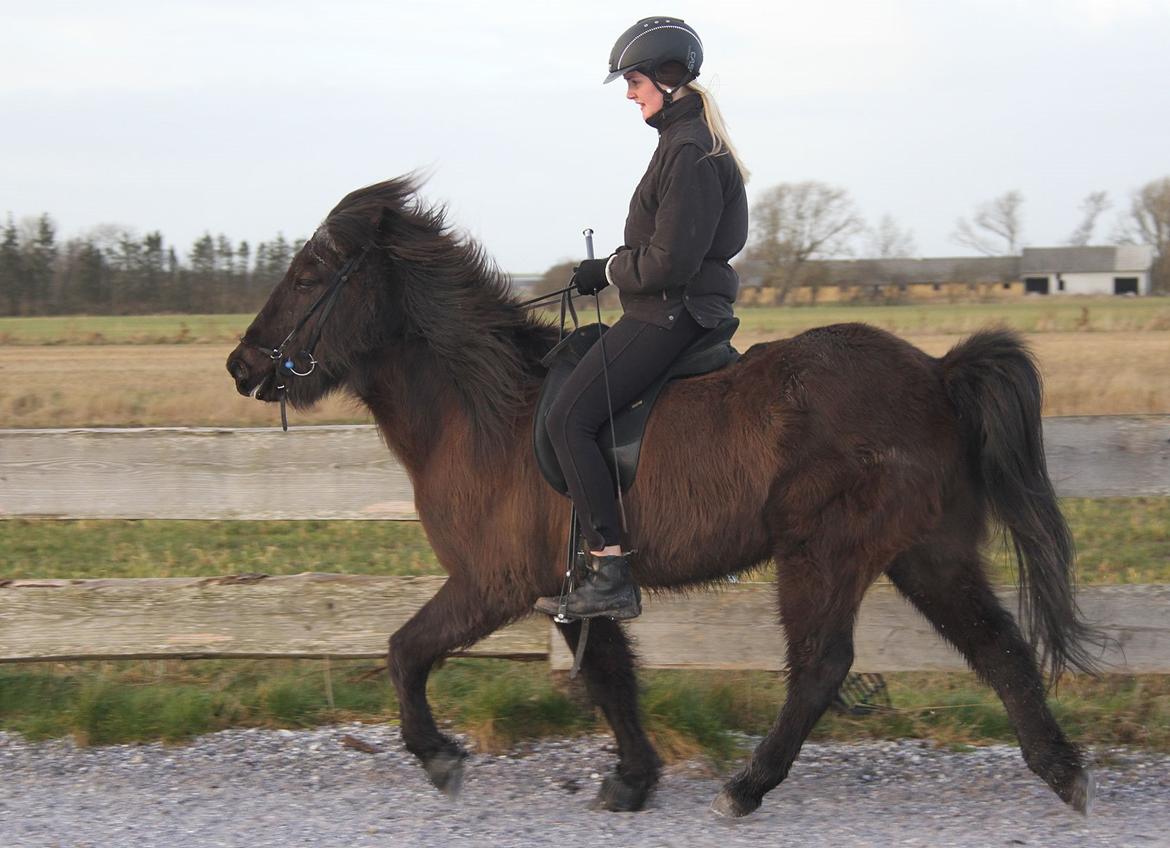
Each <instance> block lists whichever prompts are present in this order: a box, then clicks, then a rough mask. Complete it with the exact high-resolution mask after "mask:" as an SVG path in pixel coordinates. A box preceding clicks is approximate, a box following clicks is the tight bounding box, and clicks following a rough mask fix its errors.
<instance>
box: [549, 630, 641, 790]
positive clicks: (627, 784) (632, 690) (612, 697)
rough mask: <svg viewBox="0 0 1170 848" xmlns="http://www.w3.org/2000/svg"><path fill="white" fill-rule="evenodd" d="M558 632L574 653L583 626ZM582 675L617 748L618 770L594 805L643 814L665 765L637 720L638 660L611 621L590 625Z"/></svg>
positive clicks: (607, 782) (603, 787)
mask: <svg viewBox="0 0 1170 848" xmlns="http://www.w3.org/2000/svg"><path fill="white" fill-rule="evenodd" d="M559 629H560V631H561V634H562V635H563V636H564V637H565V641H566V642H567V643H568V645H569V650H570V651H576V650H577V640H578V639H579V637H580V634H581V622H579V621H574V622H573V623H571V624H562V625H559ZM581 670H582V672H584V674H585V686H586V688H587V689H588V690H589V695H590V697H591V698H592V699H593V702H594V703H595V704H597V705H598V706H599V707H601V710H602V712H603V713H605V718H606V720H607V721H608V722H609V726H610V727H612V728H613V734H614V738H615V739H616V741H617V746H618V766H617V770H616V771H615V772H614V773H613V774H610V775H607V776H606V778H605V780H604V782H603V783H602V784H601V791H600V792H599V793H598V795H597V798H596V800H595V801H594V805H595V806H596V807H599V808H601V809H605V810H613V811H617V812H632V811H635V810H640V809H642V807H644V806H645V805H646V799H647V798H648V797H649V795H650V793H651V792H652V791H653V790H654V787H655V786H657V785H658V774H659V770H660V768H661V766H662V761H661V760H660V759H659V758H658V754H657V753H655V751H654V747H653V746H652V745H651V744H650V740H649V739H648V738H647V737H646V732H645V731H644V730H643V729H642V724H641V722H640V721H639V719H638V680H637V677H636V676H635V674H634V654H633V651H631V650H630V641H629V638H628V637H627V636H626V633H625V631H624V630H622V627H621V625H620V624H618V623H617V622H616V621H614V620H613V619H611V618H595V619H593V620H592V621H591V623H590V625H589V636H588V637H587V639H586V642H585V656H584V658H583V661H582V663H581Z"/></svg>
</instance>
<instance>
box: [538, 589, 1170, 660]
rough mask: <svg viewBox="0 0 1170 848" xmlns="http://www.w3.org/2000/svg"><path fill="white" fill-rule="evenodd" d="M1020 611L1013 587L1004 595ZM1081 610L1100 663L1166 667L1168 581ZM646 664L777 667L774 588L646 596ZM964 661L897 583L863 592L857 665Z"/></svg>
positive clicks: (632, 628)
mask: <svg viewBox="0 0 1170 848" xmlns="http://www.w3.org/2000/svg"><path fill="white" fill-rule="evenodd" d="M999 595H1000V599H1001V600H1002V601H1003V603H1004V604H1005V605H1007V606H1008V608H1009V609H1011V610H1013V611H1014V610H1015V608H1016V607H1015V605H1016V594H1015V591H1014V590H1012V589H1003V590H1001V591H1000V592H999ZM1079 602H1080V606H1081V609H1082V611H1083V612H1084V614H1085V617H1086V618H1087V619H1088V620H1089V621H1091V622H1093V623H1094V624H1096V625H1097V626H1098V627H1101V628H1102V629H1103V630H1104V631H1105V632H1106V633H1107V634H1108V635H1109V636H1111V637H1112V638H1113V639H1115V640H1117V644H1116V646H1115V647H1114V649H1112V650H1110V651H1109V652H1108V653H1106V654H1105V655H1104V656H1103V657H1102V660H1103V661H1104V663H1105V664H1106V667H1105V669H1104V670H1106V671H1113V672H1125V673H1133V674H1138V673H1155V674H1164V673H1170V586H1162V585H1152V586H1086V587H1083V588H1082V589H1081V591H1080V594H1079ZM629 633H630V635H631V636H633V638H634V639H635V640H636V645H635V647H636V650H637V652H638V655H639V656H640V658H641V661H642V664H643V665H645V666H647V667H649V668H710V669H735V670H763V671H779V670H780V669H782V668H783V667H784V655H785V641H784V633H783V631H782V629H781V628H780V625H779V624H778V622H777V615H776V601H775V587H774V586H773V585H771V584H760V583H739V584H728V585H727V586H726V587H724V588H721V589H719V590H717V591H715V592H706V593H701V594H695V595H691V596H688V597H679V596H669V595H666V596H659V597H655V598H649V599H647V602H646V604H645V606H644V611H643V613H642V616H641V617H640V618H638V619H635V620H634V621H632V622H630V625H629ZM549 660H550V663H551V665H552V668H553V669H554V670H564V669H568V668H569V667H571V665H572V657H571V656H570V655H569V653H568V651H567V649H566V648H565V647H564V642H563V640H561V639H553V640H552V641H551V642H550V656H549ZM966 668H967V666H966V663H965V662H964V661H963V658H962V657H961V656H960V655H959V653H958V652H957V651H955V650H954V649H953V648H951V647H950V645H949V644H947V643H945V642H943V640H942V639H941V638H939V637H938V636H937V635H936V634H935V632H934V630H933V629H932V628H931V626H930V624H929V623H928V622H927V621H926V619H925V618H923V617H922V616H921V615H919V614H918V612H917V611H916V610H914V608H913V607H911V606H910V605H909V604H908V603H907V602H906V601H904V600H903V599H902V598H901V597H900V596H899V595H898V594H897V592H896V591H895V590H894V588H893V587H892V586H886V585H882V586H875V587H873V588H872V589H871V590H870V592H869V593H868V594H867V595H866V597H865V601H864V603H863V604H862V606H861V613H860V615H859V616H858V622H857V629H856V631H855V658H854V663H853V670H854V671H873V672H893V671H963V670H966Z"/></svg>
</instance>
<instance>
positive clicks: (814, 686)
mask: <svg viewBox="0 0 1170 848" xmlns="http://www.w3.org/2000/svg"><path fill="white" fill-rule="evenodd" d="M420 188H421V185H420V181H419V180H418V179H417V178H416V177H414V176H413V175H406V176H403V177H398V178H396V179H392V180H388V181H386V182H381V183H378V184H375V185H371V186H368V187H365V188H361V189H358V190H356V191H353V192H351V193H350V194H348V195H346V196H345V197H344V198H343V199H342V200H341V201H340V202H339V203H338V204H337V206H336V207H335V208H334V209H333V210H332V211H331V212H330V213H329V214H328V216H327V217H326V218H325V220H324V222H323V223H322V224H321V225H320V227H319V228H318V229H317V230H316V232H315V233H314V235H313V237H312V238H311V239H310V240H309V241H308V242H307V243H306V244H305V245H304V246H303V247H302V248H301V249H300V250H299V251H298V252H297V254H296V255H295V256H294V257H293V259H292V261H291V263H290V265H289V268H288V271H287V273H286V274H285V276H284V278H283V279H282V280H281V281H280V282H279V283H278V284H277V285H276V287H275V288H274V290H273V291H272V294H271V296H270V297H269V299H268V301H267V303H266V304H265V305H264V306H263V308H262V309H261V310H260V312H259V313H258V314H257V316H256V318H255V319H254V320H253V321H252V323H251V325H250V326H249V327H248V328H247V331H246V332H245V333H244V335H243V337H242V338H241V340H240V344H239V346H238V347H236V348H235V350H233V351H232V353H231V354H230V356H229V357H228V361H227V369H228V371H229V373H230V375H231V377H232V379H233V380H234V382H235V386H236V389H237V390H238V391H239V392H240V393H241V394H243V395H250V396H253V397H255V398H257V399H258V400H260V401H264V402H276V401H280V402H281V404H282V411H283V403H284V401H285V399H286V398H287V400H288V402H289V403H291V404H292V406H293V407H294V408H297V409H303V408H308V407H311V406H312V405H313V404H314V403H316V402H317V401H318V400H320V399H321V398H322V397H324V396H325V395H328V394H330V393H333V392H344V393H347V394H349V395H351V396H352V397H354V398H356V399H358V400H359V401H360V402H361V403H362V404H364V405H365V407H367V408H368V409H369V411H370V412H371V414H372V416H373V418H374V420H375V422H376V423H377V427H378V430H379V431H380V433H381V435H382V437H383V438H384V440H385V442H386V444H387V446H388V447H389V449H390V450H391V451H392V452H393V453H394V455H395V456H396V457H397V458H398V460H399V461H400V462H401V464H402V466H403V467H404V468H405V469H406V471H407V473H408V475H409V477H410V480H411V483H412V484H413V487H414V496H415V505H416V509H417V512H418V516H419V520H420V521H421V523H422V526H423V528H424V530H425V532H426V535H427V538H428V539H429V541H430V544H431V546H432V547H433V549H434V552H435V556H436V557H437V559H438V561H439V562H440V563H441V564H442V566H443V568H444V569H445V570H446V572H447V574H448V575H449V577H448V579H447V581H446V583H445V584H444V585H443V587H442V588H441V589H440V590H439V591H438V592H437V593H436V594H435V596H434V597H433V598H431V599H430V600H429V601H428V602H427V603H426V604H425V605H424V606H423V607H422V608H421V609H419V610H418V612H417V613H416V614H415V615H414V616H413V617H412V618H410V619H409V621H407V623H406V624H404V625H403V626H402V627H401V628H400V629H399V630H398V631H397V632H395V633H394V634H393V635H392V636H391V637H390V640H389V652H388V669H389V675H390V677H391V679H392V681H393V685H394V688H395V691H396V693H397V697H398V703H399V707H400V723H401V733H402V740H403V743H404V745H405V747H406V749H407V750H408V751H410V752H411V753H412V754H413V755H414V756H415V757H417V758H418V760H419V762H420V764H421V765H422V767H423V768H424V769H425V771H426V774H427V776H428V777H429V779H430V781H431V782H432V783H433V784H434V786H435V787H437V788H438V789H439V790H441V791H444V792H447V793H448V794H454V793H456V792H458V790H459V787H460V785H461V781H462V775H463V761H464V759H465V758H466V757H467V752H466V751H465V750H464V749H463V747H462V746H461V745H460V744H459V743H458V742H457V741H456V740H454V739H453V738H451V737H450V736H448V735H445V734H443V733H441V732H440V731H439V729H438V728H437V726H436V724H435V721H434V718H433V716H432V713H431V710H430V707H429V705H428V703H427V699H426V682H427V677H428V675H429V673H430V671H431V669H432V667H433V666H434V664H435V663H436V662H438V661H440V660H441V659H442V658H444V657H445V656H446V655H448V654H449V653H451V652H454V651H457V650H460V649H464V648H466V647H468V646H470V645H471V644H473V643H474V642H476V641H477V640H479V639H482V638H483V637H484V636H486V635H488V634H490V633H492V632H493V631H495V630H497V629H498V628H500V627H503V626H504V625H507V624H509V623H511V622H513V621H516V620H518V619H521V618H523V617H524V616H527V615H530V614H532V605H533V602H534V601H535V600H536V599H537V598H538V597H541V596H548V595H555V594H557V593H558V592H559V590H560V588H561V586H560V584H561V578H562V567H563V566H562V565H561V562H560V561H561V558H562V553H563V551H564V547H565V540H566V538H567V534H568V527H569V508H568V502H567V501H566V500H563V499H562V498H560V497H559V496H557V495H555V494H553V493H552V492H551V490H550V489H549V488H547V486H546V483H545V482H544V480H543V479H542V477H541V475H540V473H539V471H538V468H537V464H536V462H535V459H534V457H533V451H532V439H531V430H532V427H533V415H534V407H535V402H536V398H537V394H538V391H539V388H540V385H541V380H542V377H543V376H544V374H545V368H544V366H542V364H541V360H542V358H543V357H544V355H545V354H546V353H547V352H548V351H549V350H550V348H552V347H553V345H554V344H555V343H556V341H557V328H556V327H555V326H554V325H553V324H552V323H550V321H549V320H548V319H547V318H545V317H541V316H537V315H534V314H533V313H532V312H531V311H528V310H525V309H523V308H522V307H521V304H520V303H519V302H518V300H517V298H516V296H515V295H514V294H513V293H512V292H511V291H510V289H509V285H508V282H507V279H506V277H505V276H504V275H503V274H502V273H501V272H500V271H499V270H498V268H497V267H496V266H495V265H494V264H493V263H492V262H491V261H490V260H489V259H488V257H487V256H486V254H485V252H484V251H483V249H482V248H481V247H480V246H479V245H478V244H477V243H475V242H474V241H473V240H471V239H470V238H467V237H465V236H462V235H460V234H458V233H457V232H456V231H455V230H453V229H452V228H451V226H450V225H449V224H448V223H447V221H446V218H445V210H444V209H443V207H442V206H438V205H432V204H429V203H427V202H425V201H424V200H422V199H421V198H420V196H419V191H420ZM310 331H311V332H310ZM282 339H283V341H281V340H282ZM1041 398H1042V386H1041V382H1040V376H1039V373H1038V369H1037V366H1036V364H1035V362H1034V360H1033V358H1032V355H1031V353H1030V352H1029V351H1028V349H1027V348H1026V347H1025V345H1024V344H1023V343H1022V341H1021V340H1020V338H1019V337H1017V336H1016V335H1015V334H1014V333H1013V332H1011V331H1009V330H1007V329H1003V328H990V329H986V330H982V331H979V332H976V333H975V334H973V335H972V336H970V337H969V338H967V339H965V340H963V341H961V342H960V343H959V344H958V345H957V346H955V347H954V348H953V349H952V350H950V351H949V352H948V353H947V354H946V355H944V356H942V357H941V358H935V357H932V356H929V355H927V354H925V353H923V352H922V351H920V350H918V349H917V348H915V347H914V346H912V345H911V344H909V343H907V342H905V341H903V340H901V339H899V338H897V337H895V336H893V335H892V334H890V333H887V332H885V331H883V330H881V329H878V328H875V327H872V326H868V325H865V324H860V323H852V324H835V325H832V326H826V327H820V328H816V329H812V330H809V331H807V332H803V333H800V334H799V335H796V336H793V337H791V338H786V339H781V340H777V341H772V342H768V343H764V344H756V345H753V346H752V347H751V348H750V349H749V350H747V351H746V352H745V353H744V354H743V356H742V357H741V358H740V359H739V360H738V362H736V363H735V364H733V365H730V366H728V367H726V368H724V369H722V370H719V371H715V372H713V373H709V374H706V375H703V376H698V377H692V378H688V379H685V380H679V381H675V382H673V383H671V384H670V385H668V386H667V388H666V389H665V390H664V391H663V393H662V394H661V396H660V397H659V400H658V403H657V406H656V407H655V408H654V410H653V413H652V415H651V417H650V420H649V423H648V426H647V430H646V434H645V442H644V446H643V449H642V456H641V462H640V467H639V471H638V476H637V480H636V482H635V483H634V484H633V486H632V488H631V489H630V491H629V492H628V495H627V497H626V500H625V510H626V521H627V532H628V541H629V542H630V543H631V544H632V545H633V547H636V549H637V555H636V560H635V563H634V575H635V579H636V580H637V581H638V583H639V584H640V585H641V586H642V587H643V588H646V589H648V590H651V591H671V590H679V589H688V588H690V589H693V588H697V587H698V588H701V587H704V586H711V585H714V584H716V583H719V582H722V581H724V580H726V579H727V578H728V577H729V576H730V575H735V574H738V573H741V572H745V571H748V570H750V569H754V568H757V567H758V566H760V565H761V564H763V563H765V562H767V561H768V560H772V561H774V563H775V567H776V581H775V585H776V597H777V603H778V607H779V614H780V621H781V623H782V625H783V628H784V632H785V634H786V637H787V655H786V658H785V660H786V664H785V667H786V673H787V689H786V697H785V700H784V702H783V705H782V707H781V709H780V712H779V715H778V717H777V719H776V721H775V723H774V725H773V726H772V727H771V729H770V730H769V732H768V733H767V735H766V736H765V737H764V738H763V740H762V741H761V742H760V743H759V745H758V746H757V747H756V748H755V750H754V752H753V753H752V754H751V757H750V760H749V762H748V763H747V765H746V766H745V767H744V768H743V769H742V770H741V771H739V772H738V773H737V774H735V776H733V777H732V778H730V779H729V780H728V781H727V782H726V783H725V785H724V786H723V788H722V790H721V791H720V792H719V794H718V795H717V796H716V798H715V800H714V801H713V803H712V809H713V810H714V812H716V813H717V814H720V815H724V816H732V817H735V816H744V815H747V814H749V813H751V812H753V811H754V810H756V809H757V808H758V807H759V806H760V804H761V801H762V799H763V797H764V795H765V793H767V792H769V791H770V790H771V789H773V788H775V787H776V786H777V785H779V783H780V782H781V781H782V780H784V778H785V777H786V776H787V774H788V772H789V769H790V768H791V767H792V765H793V762H794V760H795V759H796V757H797V754H798V753H799V751H800V748H801V745H802V744H803V743H804V740H805V738H806V737H807V736H808V734H809V732H810V731H811V730H812V728H813V726H814V724H815V723H816V722H817V720H818V719H819V718H820V716H821V714H822V713H823V712H824V711H825V709H826V708H827V707H828V706H829V705H830V702H831V701H832V699H833V697H834V695H835V693H836V692H837V691H838V688H839V687H840V686H841V683H842V681H843V680H844V679H845V678H846V675H847V673H848V671H849V669H850V666H851V664H852V661H853V628H854V622H855V620H856V617H857V612H858V607H859V605H860V603H861V600H862V596H863V595H864V594H865V592H866V590H867V588H868V587H869V586H870V585H871V584H872V583H873V582H874V581H875V580H876V579H877V578H879V577H880V576H882V575H885V576H886V577H888V578H889V580H890V581H891V582H892V583H893V585H894V586H895V587H897V589H898V590H899V592H900V593H901V594H902V595H904V596H905V597H906V598H907V599H908V600H909V601H910V603H911V604H912V605H913V606H914V607H916V608H917V610H918V611H919V612H920V613H921V614H922V615H924V616H925V617H926V618H927V619H928V620H929V621H930V622H931V624H932V625H933V626H934V628H935V629H936V630H937V631H938V633H939V634H940V635H941V636H942V637H943V638H944V639H946V640H947V641H949V642H950V643H951V644H952V645H953V646H954V647H955V648H957V649H958V650H959V651H960V652H961V653H962V655H963V656H964V657H965V658H966V661H967V662H968V664H969V665H970V667H971V668H972V669H973V670H974V671H975V672H976V674H977V675H978V676H979V677H980V678H981V679H982V680H983V681H984V682H986V683H987V684H989V685H990V686H991V687H992V688H993V689H994V690H995V692H996V693H997V694H998V696H999V698H1000V699H1001V700H1002V702H1003V704H1004V707H1005V709H1006V711H1007V714H1008V716H1009V718H1010V720H1011V722H1012V724H1013V725H1014V727H1015V731H1016V734H1017V737H1018V739H1019V744H1020V748H1021V751H1022V754H1023V758H1024V760H1025V762H1026V763H1027V765H1028V767H1029V768H1030V769H1031V770H1032V771H1033V772H1035V773H1036V774H1037V775H1038V776H1039V777H1040V778H1041V779H1042V780H1044V782H1045V783H1047V784H1048V785H1049V786H1050V787H1051V788H1052V790H1053V791H1054V792H1055V793H1056V795H1057V796H1059V798H1060V799H1061V800H1063V801H1064V802H1065V803H1067V804H1069V805H1070V806H1071V807H1073V808H1074V809H1076V810H1078V811H1081V812H1085V811H1087V809H1088V806H1089V804H1090V802H1091V800H1092V795H1093V786H1094V783H1093V776H1092V772H1091V769H1090V768H1089V766H1088V764H1087V761H1086V758H1085V755H1084V754H1083V753H1082V751H1081V750H1080V749H1079V748H1078V747H1077V746H1076V745H1075V744H1073V743H1072V742H1071V741H1070V740H1069V739H1068V738H1067V737H1066V736H1065V734H1064V732H1063V731H1062V729H1061V728H1060V726H1059V725H1058V723H1057V721H1056V719H1055V718H1054V717H1053V715H1052V712H1051V711H1050V710H1049V708H1048V706H1047V704H1046V700H1045V699H1046V694H1047V687H1046V684H1045V680H1044V677H1045V675H1044V673H1043V672H1042V669H1045V670H1047V672H1048V673H1049V676H1050V678H1051V679H1052V680H1055V679H1057V678H1059V676H1060V674H1061V672H1062V671H1064V670H1066V669H1067V668H1077V669H1081V670H1084V671H1092V669H1093V667H1094V659H1093V655H1092V654H1091V653H1090V652H1089V650H1088V648H1087V645H1088V644H1089V643H1091V642H1092V641H1093V640H1094V637H1095V635H1096V632H1095V631H1094V630H1093V629H1092V628H1091V627H1089V626H1088V625H1087V624H1086V623H1085V622H1084V621H1083V619H1082V618H1081V616H1080V612H1079V610H1078V608H1077V605H1076V600H1075V594H1074V592H1075V587H1074V585H1073V575H1072V563H1073V545H1072V539H1071V536H1070V533H1069V530H1068V527H1067V525H1066V523H1065V521H1064V519H1063V517H1062V515H1061V513H1060V509H1059V507H1058V504H1057V500H1056V497H1055V494H1054V492H1053V488H1052V484H1051V482H1050V480H1049V477H1048V473H1047V470H1046V467H1045V460H1044V451H1043V444H1042V434H1041V419H1040V409H1041ZM996 522H998V525H997V524H996ZM993 526H999V527H1002V528H1003V529H1004V531H1005V532H1006V534H1007V536H1008V537H1009V538H1010V539H1011V541H1012V545H1013V547H1014V552H1015V560H1016V562H1017V566H1018V571H1019V579H1020V589H1021V591H1020V595H1021V609H1020V613H1021V615H1020V618H1021V623H1020V624H1019V625H1017V623H1016V620H1015V619H1014V618H1013V616H1012V615H1011V614H1010V613H1009V612H1008V611H1007V610H1005V609H1004V608H1003V607H1002V606H1001V604H1000V603H999V601H998V600H997V598H996V596H995V595H994V593H993V591H992V588H991V585H990V583H989V580H988V574H987V569H986V565H985V562H984V560H983V558H982V557H981V554H980V546H981V543H982V542H983V541H984V540H985V539H986V538H987V537H988V534H989V533H990V532H991V528H992V527H993ZM557 626H558V628H559V630H560V632H561V634H562V635H563V637H564V639H565V640H566V642H567V644H568V647H569V650H570V652H573V651H576V649H577V643H578V638H579V635H580V622H571V623H564V624H558V625H557ZM761 632H763V631H761ZM777 650H779V648H777ZM582 672H583V674H584V678H585V684H586V689H587V691H588V693H589V696H590V697H591V698H592V699H593V701H594V702H595V703H596V704H597V705H598V706H599V707H600V709H601V710H602V712H603V714H604V716H605V718H606V720H607V721H608V723H609V725H610V727H611V728H612V730H613V734H614V737H615V740H616V745H617V749H618V761H617V765H616V768H615V769H614V770H613V771H612V772H610V773H609V774H607V775H606V777H605V778H604V780H603V782H602V785H601V789H600V792H599V795H598V796H597V798H596V799H595V801H594V803H595V805H596V806H597V807H600V808H603V809H608V810H626V811H633V810H639V809H641V808H642V807H643V806H644V805H645V803H646V800H647V797H648V796H649V794H650V793H651V792H652V790H653V789H654V788H655V786H656V784H657V782H658V779H659V774H660V769H661V761H660V759H659V757H658V755H657V753H656V752H655V749H654V747H653V746H652V744H651V743H650V741H649V739H648V738H647V735H646V733H645V731H644V729H643V727H642V726H641V723H640V719H639V715H638V708H637V679H636V675H635V657H634V654H633V652H632V650H631V645H630V641H629V639H628V638H627V635H626V633H625V631H624V630H623V629H622V626H621V625H619V624H618V623H617V622H615V621H612V620H610V619H606V618H599V619H594V620H593V621H592V635H591V637H590V638H589V639H588V640H587V642H586V646H585V650H584V652H583V656H582Z"/></svg>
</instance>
